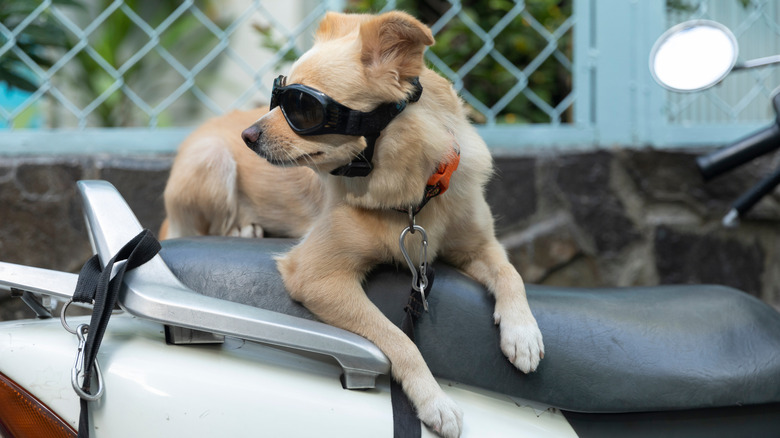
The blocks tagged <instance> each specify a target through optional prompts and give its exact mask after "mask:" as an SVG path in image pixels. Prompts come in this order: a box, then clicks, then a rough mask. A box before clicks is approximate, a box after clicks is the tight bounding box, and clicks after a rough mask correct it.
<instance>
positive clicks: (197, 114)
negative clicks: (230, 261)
mask: <svg viewBox="0 0 780 438" xmlns="http://www.w3.org/2000/svg"><path fill="white" fill-rule="evenodd" d="M396 8H398V9H404V10H407V11H409V12H411V13H412V14H414V15H415V16H417V17H419V18H420V19H421V20H422V21H423V22H425V23H426V24H427V25H429V26H430V27H431V29H432V30H433V32H434V35H435V37H436V40H437V44H436V45H435V46H433V47H432V48H431V49H429V50H428V51H426V55H425V56H426V60H427V62H428V63H429V65H430V66H431V67H432V68H434V69H436V70H437V71H438V72H439V73H440V74H442V75H443V76H445V77H447V78H448V79H450V80H451V81H452V82H453V84H454V86H455V88H456V90H457V91H458V92H459V93H460V95H461V96H462V97H463V99H464V101H465V102H466V104H467V105H468V106H469V107H470V110H471V111H470V114H471V116H472V119H473V121H474V122H475V123H477V124H478V125H480V126H481V127H480V128H479V129H480V132H481V133H482V134H483V136H485V137H486V140H487V141H488V143H489V144H491V146H495V145H496V144H501V147H508V148H510V149H511V148H513V147H516V144H520V143H522V144H531V145H534V144H539V145H542V146H547V145H560V144H564V145H567V144H568V145H585V146H593V145H598V144H616V143H622V144H626V145H628V144H662V145H663V144H666V143H669V144H672V143H675V142H678V143H679V141H678V140H676V139H679V138H682V137H681V134H680V132H679V131H674V133H673V134H669V135H667V139H661V140H656V139H655V138H656V137H658V133H659V132H661V131H662V129H665V128H664V127H667V126H669V127H683V126H688V125H692V124H693V125H702V126H704V125H707V124H713V123H715V124H723V123H726V124H729V123H730V124H734V125H735V126H736V125H738V124H740V123H744V122H745V121H747V122H750V123H753V124H756V123H763V122H765V121H767V120H770V119H771V118H772V117H773V116H772V114H771V109H770V105H769V102H768V99H767V97H768V96H769V95H770V94H771V93H772V92H773V90H774V89H775V87H776V86H777V85H778V84H780V76H779V75H778V71H777V69H772V68H765V69H757V70H752V71H749V72H741V73H735V74H732V75H730V76H729V77H728V78H727V79H726V80H725V81H724V83H723V84H722V85H721V86H718V87H715V88H713V89H711V90H708V91H706V92H703V93H696V94H686V95H679V94H672V93H666V92H664V91H663V90H661V89H660V88H659V87H656V86H655V84H652V83H651V81H650V80H649V77H650V76H649V74H648V72H647V55H648V53H649V47H650V46H651V45H652V42H653V40H654V38H657V36H658V35H660V32H661V31H662V30H663V29H664V28H668V27H669V26H671V25H673V24H675V23H677V22H680V21H683V20H687V19H692V18H708V19H713V20H716V21H720V22H723V23H724V24H726V25H727V26H728V27H730V28H731V29H732V30H733V31H734V33H735V34H736V35H737V37H738V39H739V41H740V45H741V48H742V52H741V59H743V60H744V59H751V58H753V57H760V56H767V55H773V54H776V53H780V51H778V49H780V25H779V24H778V23H780V6H779V5H778V3H777V2H774V1H771V0H668V1H667V0H647V1H644V0H643V1H642V2H625V1H624V0H525V1H522V0H490V1H477V0H329V1H315V0H287V1H285V2H278V1H272V0H223V1H220V0H4V1H3V2H2V3H0V129H3V128H5V134H0V136H3V137H4V138H6V139H7V140H6V141H5V142H0V153H4V152H3V151H4V150H11V151H14V152H12V153H25V151H28V150H31V148H32V149H34V148H36V147H38V145H41V144H49V143H52V142H56V141H58V140H61V139H62V141H63V142H65V143H68V144H70V145H71V146H72V147H71V148H70V149H63V150H67V151H73V150H80V149H79V148H81V147H82V146H81V143H90V144H94V143H101V144H115V145H116V147H119V148H130V147H134V145H136V144H142V143H154V142H158V143H160V144H163V146H161V147H159V148H158V149H156V150H166V151H170V150H172V149H173V148H175V144H176V143H177V142H178V141H179V140H180V139H181V138H182V137H183V135H185V134H186V132H187V131H188V130H189V129H191V128H192V127H193V126H196V125H197V124H199V123H200V122H202V121H203V120H204V119H206V118H207V117H210V116H213V115H218V114H222V113H225V112H227V111H230V110H232V109H246V108H250V107H254V106H260V105H265V104H267V102H268V96H269V94H270V85H271V83H272V81H273V78H274V77H275V76H276V75H278V74H281V73H286V72H287V69H288V68H289V65H290V62H291V61H292V60H294V59H295V58H296V57H298V56H299V55H300V54H302V53H303V52H304V51H305V50H306V49H307V48H308V47H310V45H311V43H312V36H313V33H314V31H315V29H316V25H317V23H318V21H319V20H320V18H321V17H322V16H323V15H324V14H325V13H326V12H327V11H329V10H339V11H342V10H347V11H353V12H369V11H370V12H381V11H386V10H390V9H396ZM655 96H661V97H655ZM28 128H32V130H31V129H28ZM109 128H110V129H109ZM116 128H123V129H130V130H131V131H127V130H123V129H116ZM62 132H67V133H71V132H75V133H80V134H78V135H79V136H80V138H79V139H77V138H76V137H75V136H68V137H67V138H65V137H64V136H62V135H60V134H59V133H62ZM670 132H671V131H670ZM701 132H705V133H706V132H708V131H707V130H706V129H705V128H703V130H702V131H701ZM741 132H742V131H739V132H737V130H734V132H731V131H729V133H728V134H729V136H730V137H731V138H733V137H735V136H737V135H738V134H739V133H741ZM166 133H168V134H166ZM130 134H132V135H136V134H137V135H139V137H138V138H134V139H130V137H129V136H130ZM166 135H167V136H166ZM713 135H714V134H713ZM692 136H694V137H699V138H700V140H699V141H702V140H701V138H702V137H701V135H699V134H692ZM720 137H723V135H722V134H721V133H719V134H718V138H720ZM724 138H725V137H724ZM715 140H718V139H715ZM683 141H684V140H683ZM703 141H710V140H708V139H705V140H703ZM3 143H5V144H3Z"/></svg>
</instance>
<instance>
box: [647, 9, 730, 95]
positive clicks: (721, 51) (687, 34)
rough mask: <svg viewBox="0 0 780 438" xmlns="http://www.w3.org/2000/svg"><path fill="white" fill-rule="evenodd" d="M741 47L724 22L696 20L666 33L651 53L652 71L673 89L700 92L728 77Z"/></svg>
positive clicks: (658, 79)
mask: <svg viewBox="0 0 780 438" xmlns="http://www.w3.org/2000/svg"><path fill="white" fill-rule="evenodd" d="M738 53H739V46H737V39H736V38H735V37H734V34H733V33H731V31H730V30H729V29H728V28H727V27H725V26H723V25H722V24H720V23H716V22H714V21H709V20H693V21H686V22H685V23H681V24H678V25H676V26H674V27H672V28H671V29H669V30H667V31H666V32H664V34H663V35H661V37H660V38H658V41H656V42H655V45H654V46H653V50H652V51H651V52H650V72H651V73H652V74H653V78H654V79H655V80H656V82H658V83H659V84H661V85H663V86H664V87H666V88H668V89H670V90H672V91H699V90H704V89H706V88H709V87H711V86H713V85H715V84H717V83H718V82H720V81H721V80H723V78H725V77H726V75H728V74H729V72H730V71H731V69H732V68H733V67H734V64H735V63H736V62H737V55H738Z"/></svg>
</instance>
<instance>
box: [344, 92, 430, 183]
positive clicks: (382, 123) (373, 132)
mask: <svg viewBox="0 0 780 438" xmlns="http://www.w3.org/2000/svg"><path fill="white" fill-rule="evenodd" d="M410 82H411V83H412V85H413V86H414V91H413V92H412V94H411V96H409V97H408V98H407V99H406V100H401V101H398V102H395V103H386V104H382V105H380V106H379V107H377V108H376V109H375V110H373V111H371V112H370V113H363V114H361V116H360V117H354V118H353V117H350V120H348V122H347V130H348V131H350V132H360V133H361V134H358V135H362V136H363V137H364V138H365V139H366V148H365V149H363V151H362V152H360V153H359V154H358V156H357V157H355V159H354V160H352V161H351V162H349V163H348V164H345V165H344V166H341V167H338V168H336V169H334V170H332V171H331V172H330V173H331V175H336V176H346V177H350V178H351V177H356V176H368V174H369V173H371V171H372V170H374V164H373V163H372V160H373V158H374V148H375V146H376V140H377V139H378V138H379V136H380V135H381V134H382V130H383V129H385V127H387V125H389V124H390V122H391V121H393V119H394V118H395V117H396V116H397V115H398V114H401V112H403V110H404V109H406V106H407V105H408V104H410V103H414V102H417V101H418V100H420V96H422V92H423V87H422V84H420V79H419V78H418V77H414V78H412V79H410ZM355 113H357V112H355Z"/></svg>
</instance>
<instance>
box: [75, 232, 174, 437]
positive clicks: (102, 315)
mask: <svg viewBox="0 0 780 438" xmlns="http://www.w3.org/2000/svg"><path fill="white" fill-rule="evenodd" d="M160 248H161V247H160V242H158V241H157V239H156V238H155V237H154V234H152V232H151V231H149V230H143V231H142V232H140V233H139V234H138V235H137V236H135V237H134V238H133V239H132V240H131V241H130V242H128V243H127V244H125V246H123V247H122V249H120V250H119V252H117V254H116V255H115V256H114V257H112V258H111V260H109V261H108V263H107V264H106V266H105V267H103V266H102V265H101V263H100V258H99V257H98V256H97V254H96V255H94V256H92V258H90V259H89V260H88V261H87V262H86V263H85V264H84V267H82V268H81V272H80V273H79V278H78V281H77V283H76V290H75V292H74V293H73V301H76V302H80V303H93V302H94V304H93V309H92V318H91V319H90V321H89V332H88V336H87V341H86V344H85V345H84V383H83V385H82V389H83V390H84V391H85V392H87V393H89V391H90V384H91V381H92V374H93V372H94V366H95V365H94V364H95V358H96V357H97V352H98V349H99V348H100V343H101V341H102V340H103V334H104V333H105V331H106V327H107V326H108V320H109V318H110V317H111V311H112V310H113V309H114V306H116V301H117V297H118V295H119V290H120V289H121V287H122V279H123V278H124V275H125V272H127V271H129V270H131V269H135V268H136V267H138V266H140V265H143V264H144V263H146V262H147V261H149V260H151V259H152V257H154V256H155V255H156V254H157V253H158V252H159V251H160ZM122 260H125V263H124V264H122V265H121V266H119V267H118V268H117V272H116V274H115V275H114V277H113V278H111V272H112V270H113V269H114V264H115V263H116V262H119V261H122ZM88 412H89V411H88V403H87V401H86V400H84V399H81V413H80V416H79V437H83V438H87V437H89V413H88Z"/></svg>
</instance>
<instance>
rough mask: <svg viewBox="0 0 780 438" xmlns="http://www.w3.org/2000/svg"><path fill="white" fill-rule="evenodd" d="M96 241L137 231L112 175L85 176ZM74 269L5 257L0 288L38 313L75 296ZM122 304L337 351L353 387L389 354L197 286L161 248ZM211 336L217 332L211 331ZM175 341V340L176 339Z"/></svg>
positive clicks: (367, 382)
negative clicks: (52, 301) (182, 277)
mask: <svg viewBox="0 0 780 438" xmlns="http://www.w3.org/2000/svg"><path fill="white" fill-rule="evenodd" d="M78 188H79V191H80V193H81V196H82V199H83V203H84V215H85V220H86V222H87V228H88V230H89V236H90V241H91V243H92V247H93V249H94V250H95V252H96V253H97V254H98V255H99V257H100V260H101V262H102V263H103V264H104V265H105V263H106V262H107V261H108V260H110V259H111V257H112V256H113V255H114V254H115V253H116V252H117V251H119V249H120V248H121V247H122V246H123V245H124V244H125V243H126V242H128V241H129V240H130V239H132V238H133V237H134V236H135V235H137V234H138V233H139V232H141V231H142V227H141V224H140V223H139V222H138V219H137V218H136V217H135V214H134V213H133V212H132V210H131V209H130V207H129V206H128V205H127V203H126V202H125V200H124V199H123V198H122V196H121V195H120V194H119V192H118V191H117V190H116V188H115V187H114V186H113V185H111V184H110V183H108V182H106V181H79V182H78ZM77 278H78V276H77V275H76V274H71V273H66V272H60V271H53V270H48V269H41V268H34V267H30V266H23V265H17V264H12V263H5V262H0V289H5V290H11V291H12V293H15V294H18V295H21V296H22V297H23V299H25V302H27V303H28V304H29V305H30V306H31V307H33V309H34V310H35V311H36V313H37V314H38V315H39V316H44V317H45V316H46V313H47V311H46V309H45V307H46V303H45V297H49V296H56V297H59V298H64V299H70V298H71V297H72V295H73V291H74V289H75V287H76V281H77ZM124 283H125V284H124V287H123V288H122V291H121V292H120V296H119V305H120V306H121V307H122V309H124V310H125V311H127V312H128V313H129V314H131V315H134V316H136V317H139V318H144V319H148V320H152V321H155V322H159V323H162V324H164V325H166V328H167V330H166V332H169V333H172V334H181V333H182V332H184V333H185V336H187V333H190V332H188V330H194V331H196V332H206V333H210V334H214V335H216V336H217V337H221V336H229V337H236V338H240V339H244V340H247V341H253V342H259V343H262V344H268V345H274V346H280V347H285V348H289V349H293V350H298V351H305V352H313V353H319V354H323V355H327V356H331V357H333V358H334V359H335V360H336V361H337V362H338V363H339V365H340V366H341V368H342V370H343V372H344V375H343V377H344V379H343V384H344V386H345V387H346V388H348V389H361V388H373V387H374V386H375V383H376V378H377V376H379V375H382V374H387V373H388V372H389V370H390V362H389V360H388V359H387V357H386V356H385V355H384V353H382V352H381V351H380V350H379V348H377V347H376V346H375V345H374V344H373V343H371V342H370V341H368V340H366V339H365V338H363V337H361V336H358V335H356V334H354V333H351V332H348V331H345V330H342V329H339V328H336V327H333V326H330V325H327V324H323V323H320V322H316V321H310V320H307V319H303V318H298V317H294V316H290V315H285V314H282V313H278V312H273V311H270V310H265V309H260V308H256V307H252V306H247V305H244V304H239V303H234V302H230V301H224V300H220V299H218V298H213V297H208V296H204V295H201V294H198V293H196V292H194V291H193V290H191V289H189V288H188V287H187V286H185V285H183V284H182V283H181V282H180V281H179V280H178V279H177V278H176V277H175V276H174V275H173V273H172V272H171V271H170V269H169V268H168V266H167V265H166V264H165V262H164V261H163V259H162V257H160V255H157V256H155V257H154V258H153V259H152V260H150V261H149V262H147V263H146V264H144V265H142V266H140V267H138V268H136V269H134V270H133V271H130V272H128V273H127V275H125V280H124ZM212 338H214V336H213V335H212ZM174 343H175V342H174Z"/></svg>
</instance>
